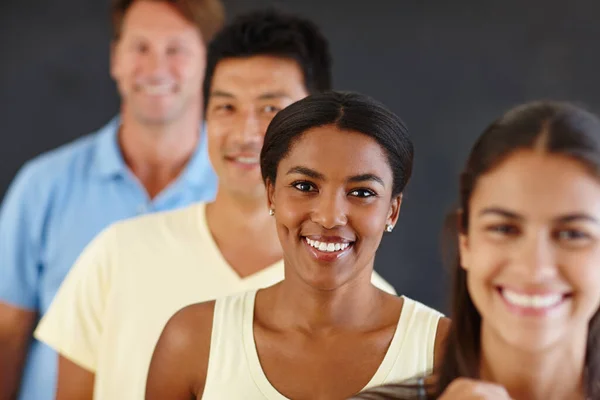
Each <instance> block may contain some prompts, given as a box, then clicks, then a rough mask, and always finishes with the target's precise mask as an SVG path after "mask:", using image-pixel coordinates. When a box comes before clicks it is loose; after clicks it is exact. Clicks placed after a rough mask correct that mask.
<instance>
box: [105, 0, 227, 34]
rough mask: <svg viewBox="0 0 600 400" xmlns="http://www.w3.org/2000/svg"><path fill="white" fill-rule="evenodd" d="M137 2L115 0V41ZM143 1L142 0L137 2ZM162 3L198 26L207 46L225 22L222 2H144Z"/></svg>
mask: <svg viewBox="0 0 600 400" xmlns="http://www.w3.org/2000/svg"><path fill="white" fill-rule="evenodd" d="M135 1H136V0H113V1H112V5H111V19H112V26H113V40H118V39H119V38H120V37H121V33H122V32H121V30H122V27H123V19H124V18H125V14H126V13H127V10H129V7H131V5H132V4H133V3H134V2H135ZM137 1H141V0H137ZM144 1H161V2H165V3H168V4H169V5H171V6H172V7H173V8H175V9H176V10H177V11H178V12H179V13H180V14H181V15H182V16H183V17H184V18H185V19H187V20H188V21H190V22H191V23H193V24H194V25H196V27H197V28H198V31H200V34H201V36H202V40H203V41H204V43H205V44H208V43H209V42H210V41H211V40H212V38H213V37H214V36H215V35H216V33H217V32H218V31H219V30H221V28H222V27H223V24H224V22H225V7H224V6H223V3H222V2H221V0H144Z"/></svg>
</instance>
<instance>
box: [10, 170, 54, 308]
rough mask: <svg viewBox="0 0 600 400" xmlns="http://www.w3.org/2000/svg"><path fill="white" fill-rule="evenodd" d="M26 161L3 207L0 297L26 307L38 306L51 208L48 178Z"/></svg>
mask: <svg viewBox="0 0 600 400" xmlns="http://www.w3.org/2000/svg"><path fill="white" fill-rule="evenodd" d="M40 172H42V173H43V171H40V165H39V164H37V163H35V162H34V163H31V162H30V163H27V164H25V165H24V166H23V167H22V168H21V170H20V171H19V172H18V173H17V175H16V177H15V179H14V180H13V181H12V183H11V185H10V187H9V189H8V191H7V193H6V195H5V197H4V200H3V202H2V205H1V207H0V301H1V302H4V303H8V304H11V305H14V306H17V307H19V308H24V309H27V310H37V309H38V307H39V286H40V270H41V251H42V250H41V242H42V231H43V225H44V220H45V217H44V216H45V213H47V212H48V206H49V205H48V195H49V193H48V192H49V190H47V189H48V188H47V186H48V184H49V182H48V181H49V180H48V179H39V175H40Z"/></svg>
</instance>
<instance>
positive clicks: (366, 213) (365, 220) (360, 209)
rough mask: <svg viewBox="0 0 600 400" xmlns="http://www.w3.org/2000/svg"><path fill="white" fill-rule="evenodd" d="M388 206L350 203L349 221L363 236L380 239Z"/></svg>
mask: <svg viewBox="0 0 600 400" xmlns="http://www.w3.org/2000/svg"><path fill="white" fill-rule="evenodd" d="M387 212H388V207H387V204H386V205H382V204H370V205H352V206H350V211H349V213H348V214H349V215H348V217H349V218H348V219H349V223H350V224H351V225H352V227H353V228H354V229H355V230H356V231H357V233H358V234H359V235H360V236H362V237H363V238H367V237H372V238H373V239H375V240H380V239H381V237H382V236H383V232H384V231H385V223H386V220H387Z"/></svg>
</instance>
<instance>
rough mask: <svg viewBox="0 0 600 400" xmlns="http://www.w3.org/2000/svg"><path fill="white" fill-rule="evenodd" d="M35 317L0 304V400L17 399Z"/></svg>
mask: <svg viewBox="0 0 600 400" xmlns="http://www.w3.org/2000/svg"><path fill="white" fill-rule="evenodd" d="M36 316H37V314H36V313H35V312H34V311H29V310H24V309H20V308H17V307H13V306H10V305H8V304H4V303H0V400H9V399H16V398H17V393H18V390H19V383H20V382H21V375H22V372H23V366H24V365H25V359H26V357H27V349H28V348H29V343H30V341H31V332H32V331H33V327H34V324H35V321H36Z"/></svg>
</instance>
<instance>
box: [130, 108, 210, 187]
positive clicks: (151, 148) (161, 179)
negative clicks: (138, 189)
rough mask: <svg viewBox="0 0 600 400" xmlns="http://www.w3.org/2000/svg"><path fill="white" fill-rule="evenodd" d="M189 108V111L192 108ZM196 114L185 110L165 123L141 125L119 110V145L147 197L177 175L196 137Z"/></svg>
mask: <svg viewBox="0 0 600 400" xmlns="http://www.w3.org/2000/svg"><path fill="white" fill-rule="evenodd" d="M194 110H195V109H194V108H193V107H190V111H194ZM200 121H201V115H200V113H198V112H196V113H192V112H186V113H185V114H184V115H182V117H181V118H179V119H178V120H176V121H173V122H171V123H169V124H155V125H149V124H144V123H142V122H140V121H139V120H137V119H136V118H134V117H133V116H132V115H131V113H130V112H128V111H127V109H126V107H123V108H122V110H121V129H120V131H119V145H120V148H121V152H122V153H123V158H124V159H125V163H126V164H127V166H128V167H129V169H130V170H131V172H133V174H134V175H135V176H136V177H137V178H138V179H139V180H140V182H141V183H142V185H143V186H144V188H145V189H146V191H147V192H148V195H149V196H150V198H153V197H155V196H156V195H157V194H158V193H160V192H161V191H162V190H163V189H164V188H165V187H166V186H168V185H169V184H170V183H172V182H173V181H174V180H175V179H177V177H178V176H179V175H180V174H181V172H182V171H183V169H184V168H185V166H186V165H187V163H188V161H189V160H190V158H191V157H192V155H193V154H194V152H195V150H196V147H197V145H198V140H199V139H200V135H199V127H200Z"/></svg>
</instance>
